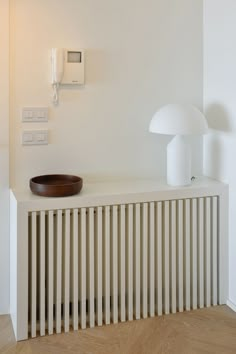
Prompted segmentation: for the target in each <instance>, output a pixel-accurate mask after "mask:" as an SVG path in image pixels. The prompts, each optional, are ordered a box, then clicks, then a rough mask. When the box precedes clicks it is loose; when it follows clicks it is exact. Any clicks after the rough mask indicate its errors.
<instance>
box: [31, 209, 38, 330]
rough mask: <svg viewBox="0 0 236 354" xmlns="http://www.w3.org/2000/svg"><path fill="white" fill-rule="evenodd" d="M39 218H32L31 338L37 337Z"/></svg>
mask: <svg viewBox="0 0 236 354" xmlns="http://www.w3.org/2000/svg"><path fill="white" fill-rule="evenodd" d="M36 218H37V216H36V212H33V213H32V216H31V250H30V251H31V337H36V306H37V302H36V301H37V299H36V296H37V293H36V291H37V282H36V281H37V273H36V272H37V244H36V242H37V232H36V231H37V224H36V222H37V219H36Z"/></svg>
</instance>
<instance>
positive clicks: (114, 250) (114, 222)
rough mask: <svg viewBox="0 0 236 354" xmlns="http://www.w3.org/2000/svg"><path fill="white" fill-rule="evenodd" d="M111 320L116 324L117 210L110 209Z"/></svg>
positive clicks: (114, 208)
mask: <svg viewBox="0 0 236 354" xmlns="http://www.w3.org/2000/svg"><path fill="white" fill-rule="evenodd" d="M111 259H112V318H113V323H117V322H118V208H117V206H116V205H114V206H113V207H112V257H111Z"/></svg>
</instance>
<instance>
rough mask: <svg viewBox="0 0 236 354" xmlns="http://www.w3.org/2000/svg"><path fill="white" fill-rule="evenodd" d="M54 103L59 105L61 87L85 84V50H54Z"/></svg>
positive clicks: (52, 63)
mask: <svg viewBox="0 0 236 354" xmlns="http://www.w3.org/2000/svg"><path fill="white" fill-rule="evenodd" d="M51 67H52V80H51V81H52V86H53V102H54V103H55V104H57V103H58V88H59V85H60V84H62V85H83V84H84V50H82V49H62V48H52V52H51Z"/></svg>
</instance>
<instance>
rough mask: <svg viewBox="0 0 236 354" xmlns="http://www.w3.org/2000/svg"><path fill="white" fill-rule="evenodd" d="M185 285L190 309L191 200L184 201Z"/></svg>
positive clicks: (186, 307)
mask: <svg viewBox="0 0 236 354" xmlns="http://www.w3.org/2000/svg"><path fill="white" fill-rule="evenodd" d="M184 207H185V208H184V225H185V230H184V260H185V267H184V278H185V279H184V286H185V294H184V295H185V310H186V311H189V310H190V237H191V235H190V200H189V199H186V200H185V203H184Z"/></svg>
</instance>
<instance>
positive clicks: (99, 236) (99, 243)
mask: <svg viewBox="0 0 236 354" xmlns="http://www.w3.org/2000/svg"><path fill="white" fill-rule="evenodd" d="M96 229H97V233H96V307H97V310H96V311H97V314H96V321H97V325H98V326H101V325H102V208H101V207H98V208H97V214H96Z"/></svg>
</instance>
